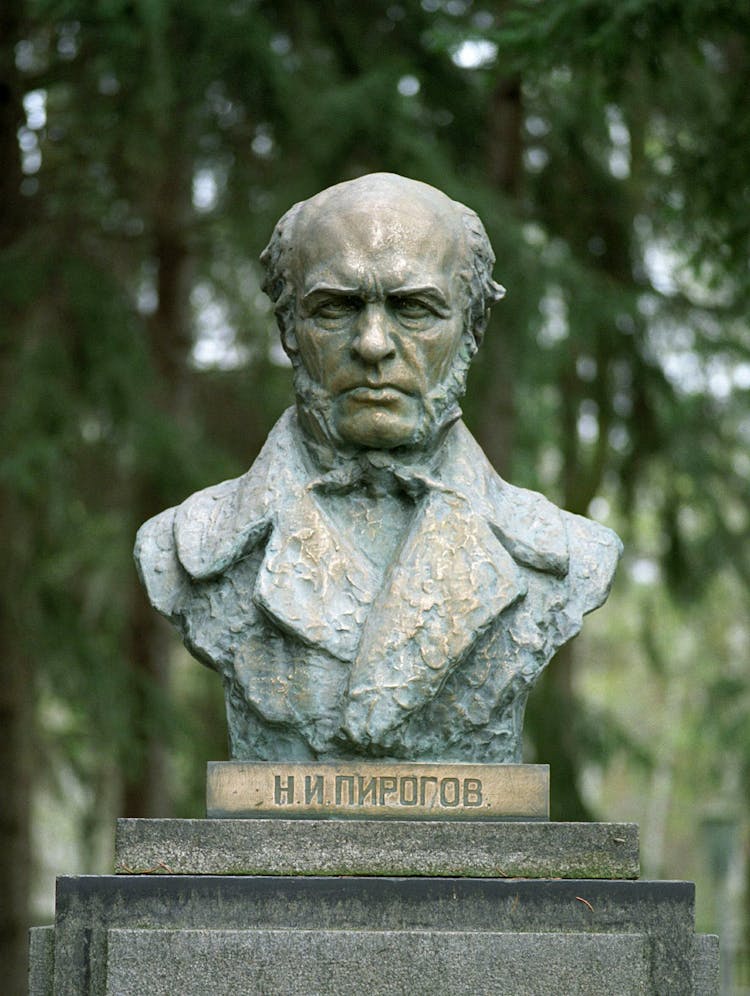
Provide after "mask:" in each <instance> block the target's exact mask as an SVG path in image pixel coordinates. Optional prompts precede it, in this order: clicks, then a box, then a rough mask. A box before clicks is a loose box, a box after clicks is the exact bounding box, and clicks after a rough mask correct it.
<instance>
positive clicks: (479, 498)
mask: <svg viewBox="0 0 750 996" xmlns="http://www.w3.org/2000/svg"><path fill="white" fill-rule="evenodd" d="M262 260H263V262H264V265H265V267H266V272H267V278H266V284H265V286H266V290H267V292H268V294H269V295H270V297H271V299H272V300H273V302H274V305H275V309H276V316H277V319H278V323H279V327H280V330H281V338H282V342H283V345H284V348H285V349H286V351H287V353H288V354H289V356H290V358H291V360H292V364H293V367H294V384H295V392H296V396H297V404H296V406H295V407H294V408H292V409H289V410H288V411H287V412H286V414H284V415H283V416H282V418H281V419H280V420H279V422H278V423H277V425H276V426H275V428H274V429H273V430H272V432H271V434H270V435H269V438H268V441H267V443H266V445H265V447H264V448H263V450H262V452H261V454H260V456H259V457H258V459H257V460H256V461H255V463H254V464H253V466H252V467H251V468H250V470H249V471H248V472H247V473H246V474H244V475H243V476H242V477H240V478H237V479H236V480H233V481H226V482H224V483H223V484H218V485H215V486H214V487H210V488H207V489H206V490H205V491H201V492H199V493H198V494H195V495H193V496H192V497H191V498H188V499H187V501H185V502H183V504H182V505H180V506H179V507H178V508H173V509H168V510H167V511H166V512H163V513H161V514H160V515H158V516H156V517H155V518H153V519H151V520H150V521H149V522H147V523H146V524H145V525H144V526H143V527H142V528H141V530H140V532H139V534H138V539H137V542H136V561H137V564H138V568H139V571H140V574H141V577H142V580H143V582H144V584H145V586H146V589H147V591H148V594H149V597H150V599H151V602H152V603H153V605H154V606H155V607H156V608H157V609H158V610H159V611H160V612H162V613H163V614H164V615H165V616H167V617H168V618H169V619H170V620H171V621H172V623H173V624H174V625H175V626H176V627H177V628H178V629H179V631H180V633H181V634H182V636H183V638H184V640H185V643H186V645H187V646H188V648H189V649H190V650H191V652H192V653H193V654H194V655H195V656H196V657H197V658H198V659H199V660H200V661H202V662H203V663H204V664H206V665H208V666H209V667H212V668H214V669H216V670H217V671H218V672H219V673H220V674H221V675H222V678H223V681H224V687H225V692H226V703H227V716H228V722H229V733H230V744H231V756H232V757H233V758H236V759H240V760H252V759H260V760H282V761H311V760H345V759H351V760H361V759H365V758H382V759H390V760H399V759H406V760H410V761H414V760H425V761H444V762H445V761H482V762H518V761H520V759H521V727H522V721H523V711H524V706H525V703H526V698H527V696H528V693H529V691H530V689H531V688H532V686H533V684H534V682H535V681H536V679H537V678H538V676H539V673H540V672H541V670H542V669H543V668H544V667H545V665H546V664H547V662H548V661H549V659H550V658H551V657H552V655H553V654H554V652H555V651H556V650H557V649H558V648H559V647H560V646H562V644H564V643H565V642H567V641H568V640H569V639H571V637H573V636H575V634H576V633H577V632H578V631H579V629H580V628H581V623H582V618H583V615H584V614H585V613H586V612H590V611H591V610H592V609H595V608H597V607H598V606H599V605H601V604H602V602H603V601H604V600H605V599H606V597H607V594H608V592H609V588H610V584H611V581H612V576H613V573H614V570H615V566H616V564H617V560H618V557H619V554H620V550H621V546H620V542H619V540H618V539H617V537H616V536H615V534H614V533H612V532H611V531H610V530H609V529H606V528H604V527H603V526H600V525H597V524H596V523H594V522H591V521H589V520H587V519H584V518H581V517H579V516H576V515H571V514H569V513H567V512H563V511H561V510H559V509H558V508H556V507H555V506H554V505H552V504H551V503H550V502H549V501H547V500H546V499H545V498H543V497H542V496H541V495H539V494H536V493H533V492H530V491H525V490H523V489H521V488H517V487H514V486H513V485H511V484H507V483H506V482H505V481H503V480H501V479H500V478H499V477H498V476H497V474H496V473H495V471H494V470H493V469H492V467H491V466H490V465H489V463H488V462H487V459H486V458H485V456H484V454H483V453H482V451H481V450H480V449H479V447H478V446H477V444H476V442H475V441H474V439H473V438H472V437H471V435H470V434H469V432H468V430H467V429H466V427H465V426H464V425H463V423H462V422H461V421H460V408H459V406H458V399H459V398H460V396H461V394H462V393H463V390H464V386H465V380H466V373H467V369H468V366H469V363H470V361H471V359H472V357H473V356H474V354H475V352H476V350H477V347H478V346H479V343H480V341H481V339H482V336H483V334H484V330H485V326H486V323H487V317H488V313H489V308H490V306H491V305H492V304H494V303H495V302H496V301H497V300H499V298H500V297H502V294H503V289H502V288H501V287H500V286H499V285H498V284H496V283H495V282H494V280H493V279H492V275H491V274H492V266H493V263H494V255H493V253H492V249H491V247H490V244H489V241H488V240H487V236H486V234H485V232H484V228H483V227H482V224H481V222H480V221H479V219H478V218H477V216H476V215H475V214H474V213H473V212H472V211H470V210H469V209H468V208H465V207H464V206H463V205H460V204H457V203H455V202H454V201H451V200H449V199H448V198H447V197H446V196H445V195H444V194H442V193H441V192H440V191H438V190H435V189H434V188H432V187H428V186H426V185H424V184H421V183H417V182H415V181H412V180H406V179H404V178H402V177H397V176H393V175H390V174H374V175H372V176H365V177H361V178H360V179H358V180H353V181H351V182H349V183H344V184H340V185H338V186H336V187H331V188H329V189H328V190H324V191H323V192H322V193H320V194H318V195H317V196H315V197H313V198H311V199H310V200H308V201H305V202H303V203H301V204H297V205H295V206H294V207H293V208H292V209H291V210H290V211H289V212H287V214H286V215H284V217H283V218H282V219H281V221H280V222H279V223H278V225H277V227H276V229H275V231H274V234H273V237H272V239H271V241H270V243H269V245H268V247H267V249H266V250H265V252H264V254H263V256H262Z"/></svg>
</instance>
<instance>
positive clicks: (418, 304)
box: [388, 296, 435, 319]
mask: <svg viewBox="0 0 750 996" xmlns="http://www.w3.org/2000/svg"><path fill="white" fill-rule="evenodd" d="M388 303H389V304H390V306H391V309H392V310H393V311H395V312H396V313H397V314H398V315H399V316H401V317H403V318H407V319H419V318H428V317H430V316H432V315H434V314H435V312H434V311H433V309H432V308H431V307H430V305H429V304H428V303H427V302H426V301H423V300H422V299H421V298H419V297H395V296H394V297H390V298H389V299H388Z"/></svg>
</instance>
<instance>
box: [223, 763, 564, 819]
mask: <svg viewBox="0 0 750 996" xmlns="http://www.w3.org/2000/svg"><path fill="white" fill-rule="evenodd" d="M548 799H549V769H548V767H547V766H546V765H527V764H512V765H500V764H430V763H414V764H407V763H404V762H393V763H390V762H383V763H375V762H364V763H362V764H356V763H350V762H347V763H341V764H337V763H319V764H276V763H273V762H241V761H230V762H225V763H215V764H209V774H208V791H207V813H208V815H209V816H213V817H216V816H274V815H278V816H281V815H283V816H290V815H291V816H301V817H318V818H319V817H321V816H326V815H328V816H335V817H339V818H342V817H357V816H359V817H367V818H372V817H378V816H380V817H389V816H390V817H392V818H396V819H472V818H473V819H477V818H480V819H503V818H505V819H548V818H549V803H548Z"/></svg>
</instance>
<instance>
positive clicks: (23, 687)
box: [0, 2, 34, 996]
mask: <svg viewBox="0 0 750 996" xmlns="http://www.w3.org/2000/svg"><path fill="white" fill-rule="evenodd" d="M23 7H24V5H23V4H22V3H20V2H19V3H16V4H12V3H9V4H3V5H2V6H1V7H0V39H1V41H0V162H1V163H2V168H1V169H0V204H2V210H1V211H0V255H1V254H2V253H4V252H5V251H6V250H8V249H9V248H10V247H11V246H12V245H14V243H15V242H16V241H17V239H18V238H19V237H20V236H21V235H22V234H23V233H24V232H25V231H26V230H27V229H28V228H29V226H30V220H29V218H28V205H27V202H26V199H25V198H23V196H22V195H21V190H20V188H21V180H22V176H23V174H22V172H21V162H20V152H19V148H18V139H17V133H18V129H19V127H20V126H21V124H22V123H23V121H24V114H23V105H22V88H21V82H20V79H19V77H18V73H17V71H16V67H15V46H16V44H17V42H18V41H19V39H20V38H21V31H22V23H23V13H24V10H23ZM4 318H5V321H6V322H10V321H11V320H12V316H11V314H10V313H9V310H7V309H6V313H5V316H4ZM19 335H20V332H19V330H18V329H14V330H13V332H12V333H11V334H10V335H9V336H8V339H7V346H6V347H5V348H6V349H7V352H5V353H4V354H3V355H2V356H1V357H0V362H1V363H2V367H0V396H2V398H3V400H4V402H5V403H6V404H7V403H8V401H9V399H11V398H12V397H13V391H12V387H13V384H14V382H15V380H14V378H15V369H14V355H15V353H14V346H15V344H16V341H17V339H16V337H18V336H19ZM5 487H6V490H4V491H1V492H0V522H2V524H3V535H4V550H3V564H2V571H0V647H2V651H1V652H0V731H2V733H1V735H0V883H2V886H1V887H0V895H1V896H2V900H1V901H0V965H2V966H3V972H2V989H3V992H4V993H6V994H8V996H22V994H24V993H26V992H27V989H28V984H27V967H26V962H27V931H28V926H29V892H30V887H31V784H32V774H33V772H32V762H31V759H32V757H33V733H32V703H33V685H34V662H33V661H30V660H29V658H28V654H25V653H24V650H23V647H24V643H25V633H26V631H25V626H27V625H28V623H29V620H28V619H26V618H24V607H23V602H22V599H23V590H24V585H23V581H24V575H25V571H26V570H28V569H29V561H28V556H27V554H28V549H27V543H26V539H27V536H28V526H29V522H30V515H31V513H30V511H29V510H28V509H27V508H25V507H24V506H23V505H22V504H21V503H19V502H18V501H17V500H16V499H15V496H13V495H12V494H11V487H12V484H11V483H10V482H6V484H5Z"/></svg>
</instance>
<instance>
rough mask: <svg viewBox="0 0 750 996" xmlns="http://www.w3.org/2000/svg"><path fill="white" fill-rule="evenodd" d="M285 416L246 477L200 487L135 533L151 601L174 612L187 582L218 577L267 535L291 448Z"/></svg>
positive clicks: (139, 566) (139, 564)
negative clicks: (278, 472) (277, 474)
mask: <svg viewBox="0 0 750 996" xmlns="http://www.w3.org/2000/svg"><path fill="white" fill-rule="evenodd" d="M289 418H290V413H289V412H287V413H286V414H285V415H284V416H282V418H281V419H280V420H279V422H278V423H277V424H276V426H275V427H274V429H273V430H272V431H271V433H270V434H269V436H268V439H267V440H266V444H265V446H264V447H263V449H262V450H261V452H260V454H259V456H258V458H257V460H256V461H255V463H254V464H253V465H252V467H251V468H250V470H248V471H247V473H245V474H243V475H242V476H241V477H237V478H234V479H233V480H229V481H223V482H222V483H220V484H214V485H212V486H211V487H208V488H204V489H203V490H202V491H198V492H196V493H195V494H194V495H191V496H190V497H189V498H187V499H186V500H185V501H184V502H183V503H182V504H181V505H178V506H177V507H176V508H170V509H167V510H166V511H164V512H161V513H160V514H159V515H156V516H154V517H153V518H152V519H149V520H148V521H147V522H145V523H144V524H143V525H142V526H141V528H140V529H139V530H138V534H137V536H136V542H135V551H134V555H135V561H136V566H137V569H138V573H139V575H140V577H141V580H142V582H143V584H144V586H145V588H146V591H147V593H148V596H149V599H150V600H151V603H152V604H153V605H154V607H155V608H157V609H158V610H159V611H160V612H162V613H163V614H164V615H167V616H171V615H174V613H175V612H176V611H177V608H178V606H179V604H180V602H181V600H182V599H181V596H182V594H183V593H184V591H185V587H186V586H187V585H189V583H190V581H191V580H196V581H204V580H208V579H210V578H213V577H217V576H218V575H220V574H221V573H222V572H223V571H225V570H226V569H227V568H228V567H229V566H230V565H231V564H233V563H234V562H235V561H237V560H238V559H239V558H240V557H242V556H243V555H244V554H245V553H247V552H248V551H249V550H250V549H252V547H253V546H255V545H256V544H257V543H258V542H260V541H261V540H262V538H263V537H264V536H265V534H266V533H267V531H268V529H269V527H270V522H271V518H272V514H273V504H274V490H275V488H274V484H275V482H274V480H273V470H274V464H275V463H276V462H278V460H279V458H281V459H282V460H283V459H284V454H285V451H287V450H288V449H289V447H290V445H291V440H290V439H289V427H288V422H289Z"/></svg>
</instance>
